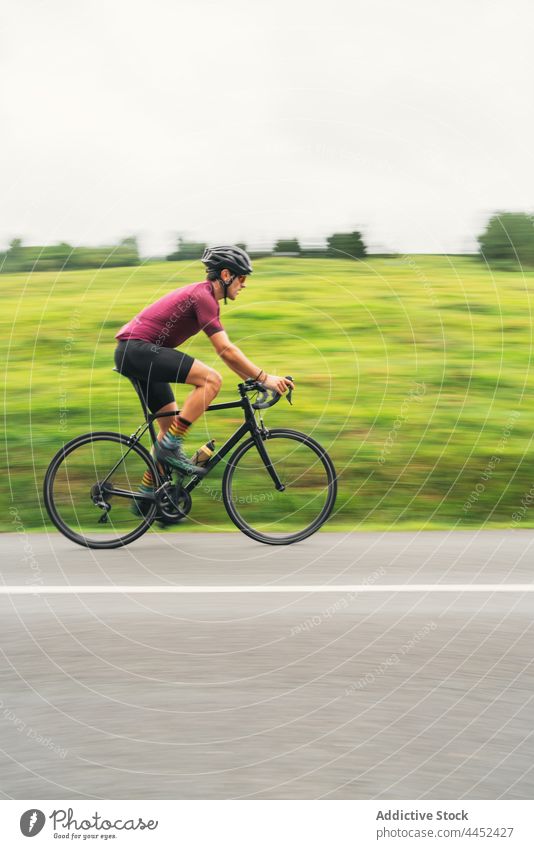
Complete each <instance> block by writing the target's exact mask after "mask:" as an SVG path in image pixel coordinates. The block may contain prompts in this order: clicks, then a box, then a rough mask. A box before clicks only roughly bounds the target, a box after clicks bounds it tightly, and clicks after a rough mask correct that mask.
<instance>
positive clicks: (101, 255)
mask: <svg viewBox="0 0 534 849" xmlns="http://www.w3.org/2000/svg"><path fill="white" fill-rule="evenodd" d="M238 244H239V245H240V247H242V248H244V249H245V250H247V246H246V244H245V243H244V242H238ZM478 244H479V258H480V259H482V260H484V261H485V262H487V263H490V264H495V265H498V264H499V263H501V264H502V263H505V264H507V265H510V264H512V265H513V266H514V267H517V266H518V265H522V266H534V216H531V215H528V214H527V213H523V212H499V213H496V214H495V215H493V216H492V217H491V218H490V219H489V221H488V222H487V224H486V227H485V229H484V231H483V233H481V234H480V235H479V237H478ZM206 246H207V243H205V242H193V241H186V240H184V239H183V238H179V239H178V244H177V246H176V250H175V251H173V252H172V253H170V254H169V255H168V256H167V257H166V259H167V260H169V261H171V262H172V261H176V260H190V261H194V260H198V259H200V257H201V256H202V253H203V252H204V249H205V248H206ZM249 253H250V255H251V257H252V258H259V257H264V256H294V257H309V258H337V259H348V260H358V259H362V258H363V257H365V256H367V254H368V249H367V246H366V245H365V242H364V240H363V236H362V234H361V233H360V232H359V231H357V230H355V231H353V232H351V233H333V234H332V235H331V236H328V238H327V239H326V244H325V245H324V247H313V248H311V247H307V246H301V244H300V241H299V239H298V238H296V237H295V238H292V239H278V240H277V241H276V242H275V243H274V245H273V246H272V248H271V249H270V250H263V251H257V250H256V251H255V250H249ZM140 262H141V258H140V256H139V248H138V244H137V239H136V238H135V237H134V236H129V237H128V238H126V239H122V240H121V241H119V242H118V243H117V244H116V245H104V246H100V247H73V246H72V245H69V244H68V243H67V242H61V243H60V244H57V245H24V244H23V243H22V240H21V239H13V240H12V241H11V243H10V245H9V248H8V249H7V251H4V252H0V272H1V273H9V272H20V271H23V272H32V271H55V270H63V269H82V268H112V267H114V266H125V265H139V264H140Z"/></svg>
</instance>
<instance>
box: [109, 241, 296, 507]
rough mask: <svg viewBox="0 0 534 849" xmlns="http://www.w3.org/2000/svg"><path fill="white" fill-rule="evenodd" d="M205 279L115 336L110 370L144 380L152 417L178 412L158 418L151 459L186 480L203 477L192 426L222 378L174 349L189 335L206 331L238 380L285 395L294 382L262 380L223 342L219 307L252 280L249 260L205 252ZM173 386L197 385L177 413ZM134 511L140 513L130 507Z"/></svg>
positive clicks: (260, 372)
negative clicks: (188, 449)
mask: <svg viewBox="0 0 534 849" xmlns="http://www.w3.org/2000/svg"><path fill="white" fill-rule="evenodd" d="M202 262H203V263H204V265H205V267H206V272H207V274H206V279H205V280H204V281H202V282H200V283H192V284H190V285H189V286H184V287H182V288H180V289H175V290H174V291H172V292H169V293H168V294H167V295H164V296H163V297H162V298H160V299H159V300H158V301H156V302H155V303H153V304H151V305H150V306H148V307H146V308H145V309H144V310H142V311H141V312H140V313H139V314H138V315H136V316H135V317H134V318H133V319H132V320H131V321H129V322H128V323H127V324H125V325H124V326H123V327H121V329H120V330H119V332H118V333H117V335H116V337H115V338H116V339H117V340H118V342H117V348H116V350H115V366H116V368H117V369H118V370H119V371H120V372H121V373H122V374H124V375H126V376H128V377H136V378H138V379H139V380H140V382H141V387H142V389H143V393H144V396H145V398H146V400H147V403H148V407H149V409H150V412H151V413H155V414H160V413H168V412H176V416H174V417H172V416H168V417H165V418H162V419H158V424H159V434H158V442H157V443H156V446H157V447H156V451H155V455H156V459H157V460H158V462H160V463H162V462H164V463H166V464H168V465H170V466H173V467H174V468H176V469H178V470H179V471H180V472H182V473H184V474H203V473H204V472H205V469H203V468H202V467H200V466H195V465H193V464H192V463H191V462H190V461H189V459H188V457H187V455H186V453H185V451H184V440H185V438H186V436H187V434H188V431H189V428H190V427H191V425H192V424H193V422H195V421H196V420H197V419H198V418H199V417H200V416H201V415H202V413H203V412H204V411H205V410H206V408H207V407H208V406H209V405H210V404H211V403H212V401H213V399H214V398H215V397H216V395H217V394H218V393H219V390H220V388H221V384H222V377H221V375H220V374H219V373H218V372H217V371H215V369H213V368H210V366H207V365H205V364H204V363H203V362H201V361H200V360H197V359H194V358H193V357H191V356H190V355H189V354H186V353H184V352H183V351H178V350H175V348H176V347H177V346H179V345H182V344H183V343H184V342H185V341H186V340H187V339H189V338H190V337H191V336H194V335H195V334H196V333H198V332H199V331H200V330H203V331H204V332H205V333H206V335H207V336H208V337H209V339H210V341H211V343H212V345H213V347H214V348H215V350H216V352H217V354H218V355H219V357H220V358H221V359H222V361H223V362H224V363H225V365H227V366H228V367H229V368H230V369H231V370H232V371H234V372H235V373H236V374H237V375H239V377H241V378H254V379H255V380H258V381H260V382H261V383H262V384H263V385H264V386H266V387H267V388H268V389H272V390H275V391H276V392H280V393H284V392H286V390H287V389H288V388H289V387H291V388H293V383H292V381H290V380H288V379H287V378H285V377H278V376H277V375H273V374H267V372H266V371H265V370H264V369H262V368H259V367H258V366H257V365H255V364H254V363H253V362H251V360H249V359H248V357H246V356H245V354H244V353H243V352H242V351H241V350H240V348H238V347H237V345H234V344H233V343H232V342H231V341H230V339H229V338H228V334H227V333H226V331H225V330H224V327H223V326H222V324H221V321H220V310H219V301H220V300H221V299H222V298H224V303H225V304H226V302H227V298H230V300H231V301H235V299H236V298H237V297H238V295H239V293H240V292H241V290H242V289H244V288H245V283H246V279H247V276H248V275H249V274H252V264H251V261H250V257H249V256H248V254H247V253H246V251H244V250H243V249H242V248H240V247H238V246H237V245H220V246H217V247H212V248H206V250H205V251H204V254H203V255H202ZM170 383H187V384H189V385H191V386H193V387H194V389H193V391H192V392H191V394H190V395H189V396H188V397H187V398H186V400H185V402H184V404H183V406H182V408H181V410H180V414H179V415H178V406H177V404H176V401H175V399H174V394H173V392H172V389H171V387H170V385H169V384H170ZM153 485H154V481H153V480H152V476H151V474H150V472H149V471H147V472H145V475H144V477H143V481H142V484H141V486H140V489H141V490H143V491H147V492H150V491H151V490H152V488H153ZM134 509H137V510H138V509H139V507H138V506H137V505H136V503H135V502H134Z"/></svg>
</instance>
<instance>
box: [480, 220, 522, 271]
mask: <svg viewBox="0 0 534 849" xmlns="http://www.w3.org/2000/svg"><path fill="white" fill-rule="evenodd" d="M478 243H479V245H480V255H481V257H482V258H483V259H486V260H488V261H489V262H491V261H492V260H508V261H512V262H519V263H522V264H525V265H534V219H533V218H532V216H530V215H527V214H526V213H524V212H498V213H497V214H496V215H494V216H492V218H490V220H489V221H488V223H487V225H486V229H485V230H484V232H483V233H482V234H481V235H480V236H479V237H478Z"/></svg>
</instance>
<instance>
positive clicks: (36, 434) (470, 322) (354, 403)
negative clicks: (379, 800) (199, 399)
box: [0, 256, 534, 532]
mask: <svg viewBox="0 0 534 849" xmlns="http://www.w3.org/2000/svg"><path fill="white" fill-rule="evenodd" d="M201 268H202V267H201V265H200V263H194V264H191V263H183V262H182V263H157V264H147V265H146V266H140V267H134V268H116V269H106V270H103V271H96V272H95V271H94V270H91V271H77V272H62V273H55V272H54V273H45V272H42V273H38V274H34V275H30V276H28V275H25V274H18V275H11V276H7V275H6V276H2V277H1V278H0V286H1V287H2V304H3V310H4V314H5V331H4V333H3V339H2V345H3V347H4V362H5V378H6V402H5V410H6V421H7V443H6V453H7V475H6V483H7V486H6V487H5V488H4V496H3V499H4V504H5V506H6V509H5V510H3V511H2V517H3V525H2V528H3V530H13V529H14V521H13V520H14V518H15V514H14V513H13V512H12V513H10V512H9V509H8V508H9V507H12V508H15V509H16V511H17V513H16V517H18V520H19V525H17V527H18V528H19V529H20V526H21V525H23V526H24V528H26V529H28V530H30V529H37V528H42V527H43V524H45V516H44V512H43V510H44V508H43V505H42V499H41V486H42V479H43V476H44V472H45V469H46V467H47V465H48V462H49V460H50V458H51V456H52V455H53V454H54V453H55V451H56V450H57V449H58V448H59V447H60V446H61V445H62V444H63V442H65V441H67V440H68V439H70V438H72V437H73V436H75V435H77V434H78V433H81V432H84V431H88V430H95V429H109V430H117V429H118V430H121V431H123V432H126V433H131V432H132V431H133V430H134V429H135V426H136V425H137V423H138V422H139V421H140V412H141V411H140V407H139V402H138V400H137V398H136V396H135V395H134V393H133V390H132V388H131V386H130V384H129V382H128V381H127V380H126V379H125V378H121V377H120V376H118V375H116V374H115V373H113V372H112V366H113V361H112V359H113V357H112V355H113V350H114V338H113V337H114V334H115V333H116V332H117V330H118V328H119V327H120V325H121V324H123V323H124V322H125V321H127V320H129V319H130V318H131V317H132V316H133V315H134V314H135V313H136V312H138V311H139V310H140V309H142V308H143V307H144V306H145V305H147V304H149V303H151V302H152V301H154V300H156V299H157V298H159V297H161V296H162V295H163V294H165V293H166V292H167V291H169V290H170V289H172V288H175V287H178V286H181V285H185V284H186V283H189V282H192V281H194V280H200V279H202V270H201ZM256 268H257V273H255V274H254V275H253V277H251V278H250V281H249V283H248V284H247V288H246V290H245V291H244V292H243V293H242V294H241V295H240V297H239V299H238V301H237V302H236V303H232V304H228V306H227V307H226V308H225V307H224V305H221V316H222V319H223V322H224V325H225V328H226V330H227V331H228V333H229V335H230V338H231V339H232V340H233V341H234V342H236V343H237V344H239V345H240V346H241V347H242V348H243V350H244V351H245V352H246V353H247V354H248V355H249V356H250V357H251V359H253V360H254V361H256V362H257V363H258V364H259V365H261V366H262V367H264V368H266V369H267V370H268V371H270V372H274V373H279V374H291V375H293V376H294V378H295V380H296V382H297V390H296V392H295V395H294V406H293V407H290V406H289V405H288V404H287V403H286V402H285V401H284V400H282V401H281V402H280V403H279V404H278V405H277V406H276V407H275V408H274V409H273V410H271V411H268V413H267V415H266V422H267V424H268V425H270V426H272V427H274V426H282V425H283V426H288V427H293V428H296V429H299V430H304V431H307V432H309V433H312V434H313V435H314V436H315V437H316V438H317V439H319V441H320V442H322V443H323V444H324V445H325V446H326V447H327V448H328V450H329V452H330V453H331V455H332V457H333V459H334V462H335V464H336V467H337V469H338V472H339V486H340V491H339V498H338V502H337V510H336V514H335V516H334V518H333V519H332V521H331V522H330V524H329V526H328V527H329V528H330V529H332V530H334V529H349V528H352V529H360V530H362V529H376V528H384V529H391V528H398V529H402V528H406V529H408V528H433V527H451V528H458V527H460V528H461V527H464V528H467V527H482V526H488V525H490V526H506V527H508V526H515V527H529V526H532V524H533V520H534V510H532V511H531V510H529V506H530V501H532V500H534V479H533V478H534V475H533V473H532V472H531V467H532V464H531V454H532V421H533V416H532V414H533V412H534V400H533V398H532V392H533V382H534V381H533V369H532V366H531V362H530V360H531V351H532V320H531V314H530V297H531V291H532V289H533V287H534V272H529V273H522V272H520V271H512V270H508V271H507V270H499V271H496V272H493V273H492V272H490V271H489V270H488V269H487V268H486V267H485V266H484V265H483V264H481V263H480V262H478V261H477V260H476V259H474V258H473V259H470V258H465V257H461V258H460V257H443V256H436V257H431V256H413V257H398V258H395V259H373V258H371V259H369V260H367V261H362V262H353V261H348V260H347V261H345V260H315V259H314V260H306V259H289V258H271V259H264V260H260V261H257V263H256ZM183 349H184V350H187V351H189V352H190V353H192V354H193V355H194V356H196V357H198V358H200V359H202V360H204V361H205V362H207V363H209V364H212V365H214V366H216V367H218V368H220V369H221V371H222V373H223V377H224V386H223V390H222V393H221V396H220V399H219V400H230V399H232V398H234V397H236V385H237V382H238V378H237V377H236V376H235V375H233V374H232V373H231V372H229V371H228V370H227V369H226V368H225V367H224V366H223V365H222V364H220V363H217V361H216V357H215V354H214V351H213V349H212V347H211V345H210V343H209V342H208V341H207V339H206V338H205V337H204V336H203V334H201V335H199V336H197V337H196V338H193V339H192V340H189V342H188V343H187V344H186V345H185V346H183ZM177 389H178V394H177V399H178V401H180V400H181V399H182V398H183V397H184V396H183V391H184V390H183V389H182V387H177ZM237 421H238V419H237V418H236V417H235V414H234V412H233V411H231V412H230V413H224V414H211V415H209V416H207V417H205V418H204V419H203V420H202V421H200V422H199V423H197V425H196V427H195V429H194V431H193V433H192V435H191V443H190V444H191V448H192V449H194V448H195V447H197V446H198V445H201V444H202V443H203V442H204V441H205V439H206V436H207V434H208V433H209V435H210V436H211V437H214V438H215V439H216V440H217V442H218V444H219V445H220V444H222V442H223V440H224V438H225V437H226V436H227V435H228V434H229V433H230V432H231V431H232V430H233V429H234V428H235V425H236V423H237ZM531 487H533V489H532V491H531ZM187 529H188V530H193V529H199V530H233V529H234V526H233V525H232V524H231V522H230V520H229V519H228V518H227V517H226V514H225V512H224V507H223V505H222V503H221V502H220V501H218V499H217V498H214V497H212V498H210V497H209V496H207V495H206V494H202V493H201V494H200V495H199V496H198V498H196V499H195V501H194V504H193V511H192V514H191V520H190V521H189V522H188V523H187ZM177 532H179V528H178V529H177Z"/></svg>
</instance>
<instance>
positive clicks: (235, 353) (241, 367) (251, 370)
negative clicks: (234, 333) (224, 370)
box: [209, 330, 293, 392]
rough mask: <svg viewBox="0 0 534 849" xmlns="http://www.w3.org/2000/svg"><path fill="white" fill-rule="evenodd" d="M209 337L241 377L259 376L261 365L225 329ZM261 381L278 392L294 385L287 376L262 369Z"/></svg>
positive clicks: (226, 363)
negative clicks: (232, 340) (279, 375)
mask: <svg viewBox="0 0 534 849" xmlns="http://www.w3.org/2000/svg"><path fill="white" fill-rule="evenodd" d="M209 339H210V342H211V344H212V345H213V347H214V348H215V350H216V351H217V353H218V355H219V357H220V358H221V360H222V361H223V362H224V363H225V365H227V366H228V368H230V369H232V371H234V372H235V373H236V374H238V375H239V377H242V378H247V377H258V375H259V372H260V370H261V369H260V366H257V365H255V364H254V363H253V362H252V360H249V358H248V357H246V356H245V354H244V353H243V351H242V350H241V349H240V348H238V347H237V345H234V344H233V342H230V339H229V338H228V334H227V333H226V331H225V330H221V331H219V333H214V334H213V336H210V337H209ZM261 381H262V383H264V384H265V386H268V387H269V389H276V390H277V391H278V392H285V391H286V389H287V387H288V386H293V383H292V382H291V381H289V380H286V378H285V377H277V376H276V375H271V374H267V372H265V371H262V375H261Z"/></svg>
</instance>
